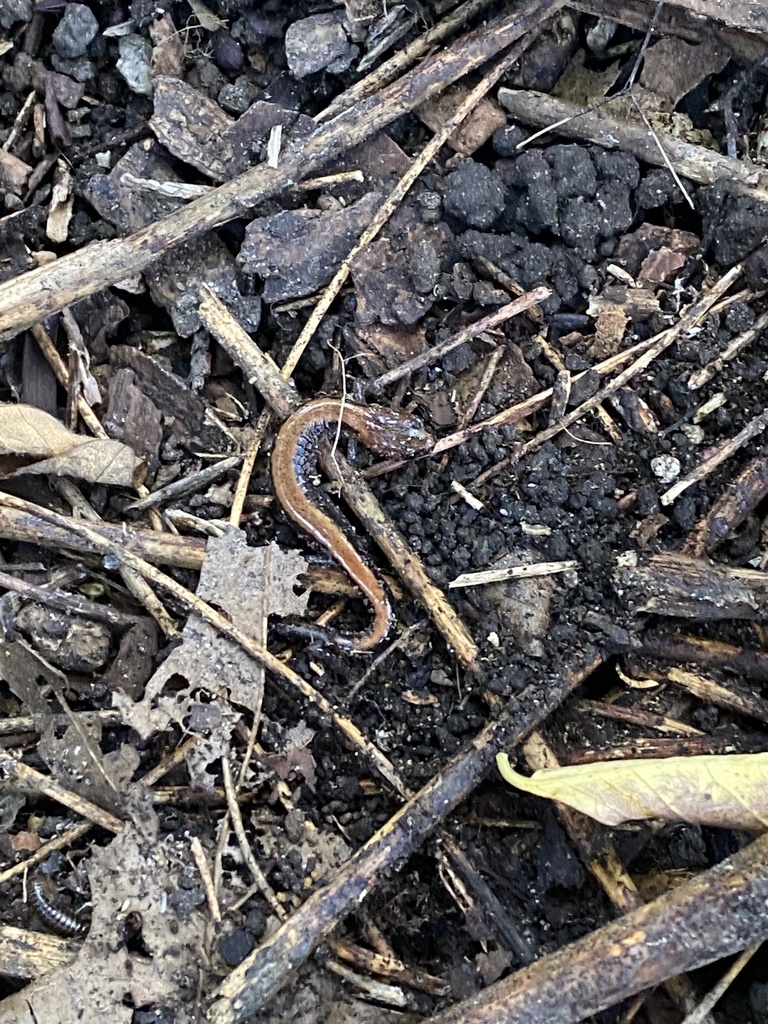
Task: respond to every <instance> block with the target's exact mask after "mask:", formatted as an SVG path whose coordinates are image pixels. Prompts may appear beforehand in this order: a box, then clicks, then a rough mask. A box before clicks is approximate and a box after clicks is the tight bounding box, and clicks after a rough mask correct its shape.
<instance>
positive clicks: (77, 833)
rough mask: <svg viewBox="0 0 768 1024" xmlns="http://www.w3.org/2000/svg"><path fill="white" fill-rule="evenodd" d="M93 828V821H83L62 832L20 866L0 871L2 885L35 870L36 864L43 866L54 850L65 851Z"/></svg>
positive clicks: (26, 858)
mask: <svg viewBox="0 0 768 1024" xmlns="http://www.w3.org/2000/svg"><path fill="white" fill-rule="evenodd" d="M92 828H93V822H92V821H81V822H80V824H79V825H73V826H72V828H69V829H67V831H66V832H62V834H61V835H60V836H56V838H55V839H50V840H49V841H48V842H47V843H43V845H42V846H41V847H40V848H39V849H38V850H35V852H34V853H31V854H30V855H29V856H28V857H25V858H24V860H21V861H19V863H18V864H12V865H11V866H10V867H8V868H6V869H5V871H0V885H4V884H5V883H6V882H8V881H10V880H11V879H12V878H16V876H17V875H23V874H24V872H25V871H28V870H29V869H30V868H33V867H34V866H35V865H36V864H42V862H43V861H44V860H45V859H46V858H47V857H50V855H51V854H52V853H53V852H54V850H65V849H66V848H67V847H68V846H71V845H72V844H73V843H76V842H77V841H78V840H79V839H82V838H83V836H84V835H87V833H88V832H90V830H91V829H92Z"/></svg>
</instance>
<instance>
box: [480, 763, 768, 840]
mask: <svg viewBox="0 0 768 1024" xmlns="http://www.w3.org/2000/svg"><path fill="white" fill-rule="evenodd" d="M496 764H497V766H498V769H499V771H500V772H501V774H502V777H503V778H504V779H505V780H506V781H507V782H508V783H509V784H510V786H514V787H515V788H517V789H522V790H523V791H524V792H526V793H532V794H533V795H534V796H541V797H544V798H545V799H548V800H557V801H559V802H560V803H563V804H567V806H569V807H574V808H576V810H578V811H581V812H582V813H583V814H588V815H589V816H590V817H591V818H595V819H596V820H597V821H600V822H602V823H603V825H620V824H621V823H622V822H625V821H637V820H642V819H645V818H662V819H664V820H666V821H675V820H677V821H689V822H694V823H696V824H699V825H711V826H716V827H720V828H741V829H748V830H750V831H755V832H758V831H759V832H762V831H764V830H765V829H766V828H768V786H767V785H766V782H768V753H761V754H713V755H702V756H701V757H667V758H663V759H655V760H651V759H648V760H642V759H636V760H628V761H601V762H596V763H594V764H579V765H570V766H567V767H565V768H554V769H551V770H547V771H540V772H535V773H534V775H533V776H532V777H531V778H528V777H526V776H525V775H520V774H519V773H518V772H516V771H515V770H514V769H513V768H512V766H511V765H510V763H509V758H508V757H507V755H506V754H499V755H498V756H497V758H496Z"/></svg>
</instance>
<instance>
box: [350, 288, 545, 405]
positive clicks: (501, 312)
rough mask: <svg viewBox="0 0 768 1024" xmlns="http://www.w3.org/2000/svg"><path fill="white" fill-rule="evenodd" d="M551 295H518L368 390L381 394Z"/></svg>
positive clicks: (542, 292) (389, 372) (383, 376)
mask: <svg viewBox="0 0 768 1024" xmlns="http://www.w3.org/2000/svg"><path fill="white" fill-rule="evenodd" d="M551 294H552V289H551V288H545V287H543V286H541V287H539V288H534V289H533V290H532V291H530V292H526V293H525V295H521V296H520V298H518V299H514V300H513V301H512V302H508V303H507V304H506V306H502V307H501V308H500V309H496V310H494V311H493V313H488V315H487V316H484V317H482V319H480V320H477V321H475V323H473V324H468V325H467V326H466V327H462V329H461V330H460V331H458V332H457V333H456V334H454V335H452V336H451V337H450V338H446V339H445V341H441V342H439V343H438V344H437V345H433V346H432V348H430V349H427V351H426V352H422V353H420V354H419V355H417V356H414V357H413V359H408V360H407V361H406V362H404V363H401V364H400V366H396V367H395V368H394V369H393V370H387V372H386V373H382V374H381V376H380V377H377V378H376V379H375V380H373V381H371V384H370V389H371V390H372V391H381V390H382V389H383V388H385V387H387V385H389V384H393V383H394V382H395V381H396V380H400V378H401V377H406V376H407V375H408V374H409V373H415V372H416V371H417V370H421V369H422V368H423V367H425V366H430V365H431V364H432V363H436V362H438V360H440V359H442V358H443V356H446V355H448V353H449V352H453V350H454V349H455V348H458V347H459V345H464V344H466V342H468V341H471V340H472V339H473V338H476V337H477V336H478V334H482V333H483V331H490V330H491V329H492V328H493V327H498V325H499V324H503V323H505V322H506V321H507V320H510V319H511V318H512V317H513V316H518V314H520V313H523V312H525V310H526V309H530V308H531V306H535V305H537V304H538V303H539V302H543V301H544V300H545V299H547V298H549V296H550V295H551Z"/></svg>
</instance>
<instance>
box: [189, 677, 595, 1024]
mask: <svg viewBox="0 0 768 1024" xmlns="http://www.w3.org/2000/svg"><path fill="white" fill-rule="evenodd" d="M601 660H602V659H600V658H596V659H595V658H590V659H587V661H588V664H587V663H581V664H579V666H578V667H573V668H571V669H570V670H569V671H568V672H566V673H565V674H563V675H562V676H560V677H559V678H558V679H556V680H553V681H552V682H551V684H550V685H549V686H547V687H545V688H544V689H543V690H542V689H541V688H540V687H539V686H537V687H536V688H535V690H534V688H533V687H528V688H527V689H526V690H524V691H523V693H521V694H520V695H519V696H518V697H515V698H513V699H512V700H511V701H510V702H509V704H508V705H507V708H506V710H505V712H504V714H503V715H501V716H500V717H499V718H498V719H497V720H496V721H493V722H491V724H490V725H488V726H486V727H485V729H483V730H482V732H481V733H480V734H479V735H478V736H476V737H475V739H474V741H473V742H472V743H471V744H470V746H469V748H468V750H466V751H465V752H463V753H461V754H458V755H457V756H456V757H454V758H452V759H451V760H450V761H449V762H448V764H447V765H446V766H445V768H444V769H443V771H441V772H440V774H439V775H436V776H435V777H434V778H433V779H432V780H430V782H428V783H427V785H426V786H424V788H423V789H421V790H420V791H419V792H418V793H416V794H415V796H413V797H412V798H411V799H410V800H409V801H408V802H407V803H406V804H404V805H403V807H401V808H400V810H399V811H398V812H397V813H396V814H395V815H394V816H393V817H392V818H391V819H390V820H389V821H388V822H387V824H386V825H384V826H383V828H381V829H380V830H379V831H378V832H377V833H376V834H375V835H374V836H372V837H371V838H370V839H369V840H368V842H367V843H365V845H364V846H362V847H360V849H359V850H357V851H356V853H354V854H353V855H352V856H351V857H350V858H349V860H348V861H347V862H346V863H345V864H344V865H343V867H342V868H341V869H340V870H339V871H338V872H337V874H336V875H335V877H334V878H333V879H331V880H330V881H329V882H328V883H327V884H326V885H325V886H324V887H323V888H322V889H320V890H317V891H316V892H314V893H313V894H312V895H311V896H310V897H309V899H308V900H307V901H306V902H305V903H304V904H302V906H301V907H299V909H298V910H297V911H295V912H294V913H293V914H292V915H291V917H289V918H288V920H287V921H286V922H285V924H283V925H282V926H281V927H280V928H279V929H278V930H277V931H276V932H275V933H274V934H273V935H272V936H270V937H269V938H268V939H267V940H266V942H264V943H263V944H262V945H261V946H260V947H259V948H258V949H256V950H254V952H253V953H251V955H250V956H249V957H247V958H246V959H245V960H244V961H243V962H242V963H241V964H240V965H239V966H238V967H236V968H235V969H234V971H233V972H232V973H231V974H230V975H229V977H228V978H227V979H226V980H225V981H224V982H223V984H222V986H221V988H220V989H219V992H218V996H217V998H216V1001H215V1002H214V1004H213V1005H212V1006H211V1008H210V1010H209V1011H208V1019H209V1020H210V1021H211V1024H237V1022H239V1021H243V1020H244V1019H245V1018H247V1017H248V1016H249V1015H251V1014H254V1013H256V1012H257V1011H258V1010H259V1009H260V1008H261V1007H262V1006H263V1005H264V1004H265V1003H266V1002H268V1000H269V999H271V998H272V996H274V995H275V993H276V992H278V991H279V990H280V989H281V988H282V986H283V985H284V984H285V982H286V981H287V980H288V977H289V974H290V971H291V970H293V969H295V968H297V967H299V966H300V965H301V964H302V963H304V961H305V960H306V959H307V957H308V956H309V955H310V953H311V952H312V950H313V949H314V948H315V946H316V945H317V944H318V943H319V942H320V941H321V940H322V938H323V936H324V935H325V934H326V933H327V932H328V930H329V929H330V928H331V927H333V925H334V924H335V923H336V922H337V921H338V920H339V919H340V918H341V917H343V916H344V914H345V913H347V912H348V911H349V910H350V909H351V908H352V907H353V906H356V905H357V904H358V903H359V902H360V900H361V899H362V898H363V897H364V895H365V894H367V893H368V892H369V891H370V889H371V886H372V885H373V884H375V882H376V880H377V879H380V878H381V877H382V876H383V874H384V872H385V870H386V868H387V867H389V866H390V865H392V864H395V863H396V862H398V861H402V860H403V858H405V857H407V856H408V855H409V854H410V853H412V852H413V851H414V850H416V849H418V847H419V846H420V844H421V843H422V842H423V840H424V839H425V838H426V836H427V835H429V833H430V832H431V831H432V830H433V829H434V828H436V827H437V825H439V823H440V822H441V821H442V820H443V819H444V818H445V817H446V816H447V815H448V814H450V813H451V811H452V810H453V809H454V808H455V807H456V806H457V805H458V804H459V803H460V802H461V801H462V800H463V799H464V798H465V796H466V795H467V794H468V793H469V792H471V790H472V789H473V788H474V787H475V786H476V785H477V783H478V781H479V780H480V778H482V776H483V775H484V774H485V772H486V771H487V770H488V768H489V767H490V765H491V764H492V763H493V759H494V758H495V757H496V754H497V753H498V752H499V751H500V750H501V749H502V747H504V746H506V745H512V744H514V743H516V742H518V741H519V739H521V738H522V737H523V736H524V735H525V734H526V733H528V732H530V730H531V729H533V728H535V727H536V725H537V724H538V723H539V722H540V721H542V720H543V719H544V718H546V716H547V715H549V714H551V712H552V711H553V710H554V708H556V707H558V706H559V705H560V703H561V702H562V701H563V700H564V699H565V697H566V696H568V695H569V694H570V693H571V692H572V691H573V689H574V688H575V687H576V686H578V684H579V682H580V681H582V680H583V679H585V678H586V677H587V676H588V675H589V673H590V672H592V671H593V670H594V668H595V666H596V665H597V664H599V663H600V661H601Z"/></svg>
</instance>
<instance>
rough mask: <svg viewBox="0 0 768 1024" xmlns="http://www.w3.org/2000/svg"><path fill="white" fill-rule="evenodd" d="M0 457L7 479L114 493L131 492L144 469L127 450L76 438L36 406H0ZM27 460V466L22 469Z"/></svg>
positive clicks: (95, 439)
mask: <svg viewBox="0 0 768 1024" xmlns="http://www.w3.org/2000/svg"><path fill="white" fill-rule="evenodd" d="M0 456H4V457H3V458H0V474H2V475H3V476H6V477H8V476H16V475H18V474H21V473H26V474H29V473H36V474H51V475H53V476H73V477H76V478H78V479H80V480H88V481H89V482H90V483H99V484H107V485H112V486H116V487H132V486H133V485H134V483H135V481H136V476H137V473H138V471H139V470H140V468H141V466H142V465H143V464H142V462H141V460H140V459H137V458H136V455H135V454H134V453H133V450H132V449H131V448H129V447H128V446H127V445H125V444H121V443H120V442H119V441H111V440H109V439H106V438H98V437H84V436H83V435H81V434H74V433H72V431H71V430H67V428H66V427H65V426H64V424H63V423H60V422H59V421H58V420H57V419H56V417H55V416H51V415H50V414H49V413H47V412H43V411H42V409H36V408H35V407H34V406H32V405H13V404H7V405H0ZM26 460H30V464H29V465H19V463H20V462H23V461H26ZM32 460H39V461H32Z"/></svg>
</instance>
